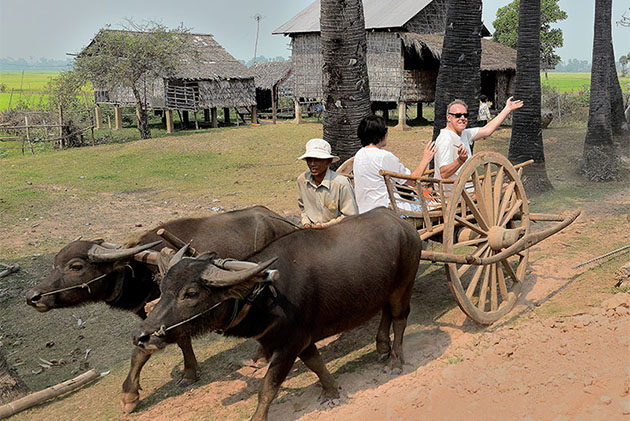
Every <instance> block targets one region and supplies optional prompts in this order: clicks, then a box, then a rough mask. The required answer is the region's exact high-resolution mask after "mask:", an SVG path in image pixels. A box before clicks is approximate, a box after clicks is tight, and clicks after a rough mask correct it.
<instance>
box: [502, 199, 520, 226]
mask: <svg viewBox="0 0 630 421" xmlns="http://www.w3.org/2000/svg"><path fill="white" fill-rule="evenodd" d="M522 203H523V201H522V200H521V199H518V200H517V201H516V202H514V205H512V209H510V211H509V212H508V213H507V214H506V215H505V216H504V217H503V220H502V221H501V223H500V224H499V226H500V227H504V226H505V225H506V224H507V223H508V222H510V220H511V219H512V217H513V216H514V215H515V214H516V212H518V210H519V209H520V208H521V204H522Z"/></svg>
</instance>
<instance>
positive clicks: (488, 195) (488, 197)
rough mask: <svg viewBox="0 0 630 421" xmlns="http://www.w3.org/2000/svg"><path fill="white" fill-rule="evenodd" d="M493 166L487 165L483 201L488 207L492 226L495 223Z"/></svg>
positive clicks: (487, 212)
mask: <svg viewBox="0 0 630 421" xmlns="http://www.w3.org/2000/svg"><path fill="white" fill-rule="evenodd" d="M491 167H492V166H491V165H490V163H489V162H488V163H487V164H486V176H485V177H484V179H483V200H484V205H485V207H486V218H488V221H489V222H490V224H492V221H494V205H493V200H492V168H491Z"/></svg>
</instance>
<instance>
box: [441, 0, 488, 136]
mask: <svg viewBox="0 0 630 421" xmlns="http://www.w3.org/2000/svg"><path fill="white" fill-rule="evenodd" d="M482 26H483V25H482V23H481V0H468V1H467V0H449V2H448V10H447V12H446V31H445V33H444V43H443V45H442V57H441V58H440V70H439V73H438V79H437V85H436V88H435V121H434V123H433V140H435V138H437V137H438V135H439V134H440V130H441V129H442V128H444V127H445V126H446V107H447V105H448V104H449V103H450V102H451V101H452V100H454V99H456V98H458V99H462V100H464V102H466V104H468V112H469V113H470V118H469V119H468V123H469V125H471V126H474V125H475V122H476V121H477V113H478V112H479V94H480V92H481V72H480V66H481V28H482Z"/></svg>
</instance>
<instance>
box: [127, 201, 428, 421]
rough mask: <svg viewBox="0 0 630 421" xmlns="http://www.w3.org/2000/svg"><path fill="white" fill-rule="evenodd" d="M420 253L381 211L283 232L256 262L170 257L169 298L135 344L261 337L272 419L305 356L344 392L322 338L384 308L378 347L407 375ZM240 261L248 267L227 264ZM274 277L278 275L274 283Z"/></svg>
mask: <svg viewBox="0 0 630 421" xmlns="http://www.w3.org/2000/svg"><path fill="white" fill-rule="evenodd" d="M420 251H421V242H420V239H419V237H418V234H417V233H416V231H415V230H414V229H413V228H412V227H411V225H410V224H408V223H407V222H405V221H403V220H402V219H400V218H399V217H398V216H396V215H395V214H394V213H393V212H392V211H390V210H389V209H385V208H377V209H374V210H372V211H370V212H368V213H365V214H362V215H357V216H353V217H349V218H346V219H344V220H343V221H342V222H340V223H339V224H336V225H333V226H330V227H327V228H324V229H312V230H301V231H296V232H294V233H291V234H289V235H286V236H284V237H281V238H279V239H277V240H275V241H273V242H272V243H271V244H269V245H268V246H267V247H265V248H264V249H263V250H261V251H259V252H257V253H255V254H253V255H252V256H250V257H249V258H248V259H247V260H248V261H249V262H250V263H249V264H248V263H247V262H236V263H235V262H226V261H225V260H223V259H215V258H214V257H213V256H212V255H204V256H201V257H199V258H197V259H194V258H184V259H182V260H181V261H179V262H171V263H172V264H173V266H172V267H171V268H170V270H169V271H168V273H167V274H166V276H165V278H164V280H163V281H162V285H161V289H162V298H161V299H160V302H159V303H158V304H157V305H156V307H155V308H154V310H153V311H152V312H151V314H150V315H149V316H148V317H147V319H146V320H144V321H143V322H142V324H141V325H140V327H139V328H138V329H136V330H134V331H133V332H132V336H133V340H134V343H135V344H136V345H137V346H139V347H142V348H143V349H145V350H147V351H148V352H154V351H156V350H160V349H163V348H164V347H165V346H166V345H167V344H170V343H174V342H177V341H178V340H179V338H180V337H181V336H184V337H190V336H195V335H200V334H202V333H205V332H210V331H217V330H219V331H223V333H224V334H225V335H227V336H237V337H247V338H255V339H257V340H258V341H259V343H260V345H261V347H262V348H263V350H264V352H265V354H266V355H267V357H268V358H269V359H270V365H269V368H268V370H267V373H266V375H265V378H264V382H263V385H262V387H261V389H260V391H259V393H258V407H257V409H256V413H255V414H254V416H253V419H256V420H264V419H266V418H267V414H268V411H269V405H270V404H271V401H272V400H273V399H274V397H275V396H276V394H277V392H278V388H279V387H280V384H281V383H282V382H283V381H284V379H285V378H286V376H287V373H288V372H289V370H290V369H291V367H292V366H293V363H294V362H295V359H296V358H297V357H300V359H301V360H302V361H304V363H305V364H306V366H307V367H308V368H310V369H311V370H312V371H314V372H315V374H317V376H318V377H319V379H320V381H321V383H322V386H323V397H324V398H336V397H338V396H339V392H338V386H337V382H336V381H335V380H334V379H333V377H332V376H331V374H330V373H329V371H328V370H327V369H326V366H325V364H324V361H323V360H322V358H321V356H320V354H319V351H318V350H317V348H316V346H315V343H316V342H317V341H319V340H321V339H324V338H326V337H329V336H331V335H334V334H337V333H340V332H343V331H346V330H348V329H352V328H354V327H356V326H358V325H360V324H362V323H364V322H365V321H367V320H368V319H370V318H371V317H372V316H374V315H375V314H376V313H377V312H379V311H381V312H382V315H381V322H380V325H379V328H378V333H377V335H376V349H377V351H378V353H379V355H380V356H381V357H382V358H383V359H384V360H385V359H386V360H387V361H388V365H389V366H390V367H391V368H392V370H393V371H396V372H400V371H401V370H402V364H403V349H402V340H403V333H404V330H405V327H406V324H407V316H408V314H409V301H410V297H411V292H412V287H413V283H414V279H415V276H416V271H417V269H418V263H419V259H420ZM251 262H254V263H251ZM234 265H237V266H239V265H240V267H241V268H244V269H242V270H236V271H230V270H225V269H226V268H227V269H230V268H231V269H234ZM250 265H251V267H250ZM230 266H232V267H230ZM269 278H272V279H275V281H274V282H273V283H271V285H270V282H269ZM392 325H393V331H394V342H393V347H392V346H391V344H390V338H389V333H390V326H392Z"/></svg>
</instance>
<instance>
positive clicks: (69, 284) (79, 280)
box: [26, 206, 295, 412]
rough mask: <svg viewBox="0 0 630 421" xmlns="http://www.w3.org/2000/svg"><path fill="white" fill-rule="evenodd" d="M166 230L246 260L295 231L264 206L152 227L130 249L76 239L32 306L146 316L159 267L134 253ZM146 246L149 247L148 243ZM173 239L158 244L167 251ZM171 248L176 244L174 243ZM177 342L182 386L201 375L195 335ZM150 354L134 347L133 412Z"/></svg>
mask: <svg viewBox="0 0 630 421" xmlns="http://www.w3.org/2000/svg"><path fill="white" fill-rule="evenodd" d="M160 228H164V229H166V230H167V231H168V232H170V233H171V234H173V235H175V236H176V237H178V238H179V239H181V240H183V241H190V242H191V243H192V244H193V246H194V247H195V249H196V250H197V251H199V252H205V251H212V252H215V253H217V254H218V255H219V256H230V257H232V256H237V257H236V258H244V257H246V256H248V255H250V254H251V253H252V252H254V251H256V250H260V249H261V248H263V247H264V246H265V245H267V244H268V243H269V242H271V241H272V240H274V239H276V238H278V237H280V236H282V235H285V234H287V233H289V232H291V231H294V230H295V227H294V226H293V225H292V224H290V223H289V222H288V221H286V220H285V219H283V218H282V217H280V216H279V215H278V214H276V213H274V212H272V211H270V210H269V209H267V208H265V207H263V206H255V207H251V208H248V209H243V210H237V211H233V212H226V213H222V214H217V215H213V216H209V217H205V218H182V219H177V220H173V221H170V222H167V223H165V224H162V225H160V226H158V227H156V228H154V229H152V230H149V231H146V232H144V233H142V234H141V235H139V236H138V238H136V239H134V240H132V241H131V242H129V243H128V244H127V248H124V249H108V248H106V247H103V243H102V241H73V242H71V243H70V244H68V245H67V246H65V247H64V248H63V249H61V251H60V252H59V253H57V255H56V256H55V259H54V263H53V271H52V272H51V273H50V274H49V275H48V277H47V278H46V279H45V280H44V281H43V282H41V283H40V284H39V285H37V286H36V287H34V288H33V289H31V290H29V291H28V292H27V293H26V301H27V303H28V304H29V305H31V306H33V307H34V308H35V309H37V310H38V311H41V312H45V311H48V310H51V309H54V308H62V307H73V306H78V305H82V304H85V303H90V302H101V301H104V302H105V303H107V304H108V305H110V306H112V307H113V308H118V309H122V310H127V311H131V312H133V313H136V314H137V315H138V316H140V317H141V318H143V319H144V318H145V317H146V313H145V305H146V304H147V303H148V302H151V301H153V300H155V299H156V298H158V297H159V295H160V290H159V285H158V282H156V281H155V280H154V277H155V276H156V274H157V273H158V270H157V267H156V266H153V265H150V264H147V263H144V262H139V261H135V260H134V259H133V256H134V255H135V254H136V253H138V252H139V251H141V250H142V249H144V248H146V247H147V246H146V245H148V246H151V244H150V243H152V242H154V241H155V240H160V237H159V236H158V235H157V234H156V232H157V230H159V229H160ZM142 245H145V246H142ZM165 245H169V244H168V243H166V244H165V243H164V242H162V243H161V244H159V245H155V244H153V247H152V248H153V250H161V249H162V248H163V247H164V246H165ZM171 247H173V246H172V245H171ZM177 344H178V345H179V347H180V348H181V350H182V353H183V355H184V371H183V373H182V379H181V380H180V384H182V385H184V386H185V385H188V384H190V383H192V382H195V381H196V380H197V379H198V364H197V359H196V358H195V354H194V352H193V349H192V346H191V343H190V337H187V336H185V335H181V336H180V337H179V338H178V340H177ZM149 357H150V354H149V353H147V352H142V350H140V348H137V347H134V351H133V354H132V357H131V368H130V370H129V374H128V375H127V378H126V379H125V382H124V383H123V387H122V394H121V397H120V399H121V406H122V409H123V411H125V412H131V411H132V410H133V409H134V408H135V407H136V405H137V403H138V400H139V393H138V390H139V389H140V371H141V370H142V367H143V366H144V364H145V363H146V362H147V361H148V359H149Z"/></svg>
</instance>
